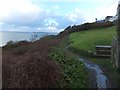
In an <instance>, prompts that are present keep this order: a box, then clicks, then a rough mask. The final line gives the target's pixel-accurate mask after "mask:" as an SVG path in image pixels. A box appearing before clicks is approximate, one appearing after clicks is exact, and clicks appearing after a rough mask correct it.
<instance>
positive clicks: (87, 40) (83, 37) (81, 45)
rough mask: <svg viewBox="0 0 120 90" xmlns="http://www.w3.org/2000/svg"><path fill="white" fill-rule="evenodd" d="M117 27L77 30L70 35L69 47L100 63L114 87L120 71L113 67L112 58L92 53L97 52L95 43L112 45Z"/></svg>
mask: <svg viewBox="0 0 120 90" xmlns="http://www.w3.org/2000/svg"><path fill="white" fill-rule="evenodd" d="M115 30H116V27H115V26H113V27H109V28H101V29H93V30H92V29H91V30H89V31H82V32H75V33H72V34H70V36H69V41H70V44H69V48H70V50H71V51H73V52H76V53H77V54H79V55H80V56H81V57H84V58H88V59H89V60H91V61H93V62H95V63H96V64H98V65H99V66H100V67H101V68H102V69H103V71H104V72H105V74H106V75H107V76H108V78H109V79H110V81H111V82H112V84H114V85H113V87H117V84H118V82H117V80H118V73H117V69H116V68H115V67H113V64H112V63H111V62H110V61H111V59H110V58H96V57H93V56H92V54H93V53H95V45H111V42H112V38H113V36H114V35H115Z"/></svg>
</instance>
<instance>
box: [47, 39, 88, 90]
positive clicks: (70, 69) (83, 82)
mask: <svg viewBox="0 0 120 90" xmlns="http://www.w3.org/2000/svg"><path fill="white" fill-rule="evenodd" d="M62 40H63V41H61V43H60V44H59V45H58V46H55V47H53V48H52V49H51V53H50V54H49V56H50V57H51V58H53V59H54V60H55V61H57V62H58V64H59V65H60V67H61V76H62V79H61V81H60V85H61V87H62V88H86V87H88V82H87V75H88V72H87V70H86V69H85V66H84V64H83V63H82V62H80V61H79V59H78V58H77V57H75V56H74V55H72V54H71V53H69V52H67V50H66V42H67V41H66V39H65V38H64V39H62Z"/></svg>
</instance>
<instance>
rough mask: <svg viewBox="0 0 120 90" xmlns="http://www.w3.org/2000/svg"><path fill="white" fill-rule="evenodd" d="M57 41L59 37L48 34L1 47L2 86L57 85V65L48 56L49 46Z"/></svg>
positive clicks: (38, 86)
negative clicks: (36, 38)
mask: <svg viewBox="0 0 120 90" xmlns="http://www.w3.org/2000/svg"><path fill="white" fill-rule="evenodd" d="M58 42H59V39H57V38H54V37H53V36H48V37H45V38H42V39H40V40H38V41H35V42H33V43H26V42H21V43H17V44H13V45H11V47H10V46H9V45H8V46H7V45H6V46H5V47H3V54H2V55H3V58H2V61H3V64H2V79H3V82H2V85H3V86H2V87H3V88H55V87H59V83H58V82H59V80H60V68H59V65H58V64H57V63H56V62H55V61H53V60H51V59H50V58H49V57H48V53H49V50H50V47H52V46H54V45H56V44H57V43H58ZM14 46H15V47H14ZM10 48H12V49H10Z"/></svg>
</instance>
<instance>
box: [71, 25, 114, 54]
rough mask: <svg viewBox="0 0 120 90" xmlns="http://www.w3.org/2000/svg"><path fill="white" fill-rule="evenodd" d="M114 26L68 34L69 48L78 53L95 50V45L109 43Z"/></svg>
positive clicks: (87, 52)
mask: <svg viewBox="0 0 120 90" xmlns="http://www.w3.org/2000/svg"><path fill="white" fill-rule="evenodd" d="M115 28H116V27H115V26H114V27H110V28H102V29H93V30H88V31H82V32H75V33H72V34H70V37H69V39H70V48H71V49H73V50H75V52H78V53H80V55H84V56H86V55H89V53H94V52H95V45H111V42H112V38H113V35H115Z"/></svg>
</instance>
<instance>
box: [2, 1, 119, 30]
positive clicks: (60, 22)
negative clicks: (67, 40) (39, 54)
mask: <svg viewBox="0 0 120 90" xmlns="http://www.w3.org/2000/svg"><path fill="white" fill-rule="evenodd" d="M118 1H119V0H0V31H17V32H60V31H63V30H64V29H65V28H66V27H68V26H71V25H80V24H83V23H86V22H94V21H95V18H97V19H98V20H103V19H104V18H105V17H106V16H115V15H116V11H117V10H116V9H117V5H118Z"/></svg>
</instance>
